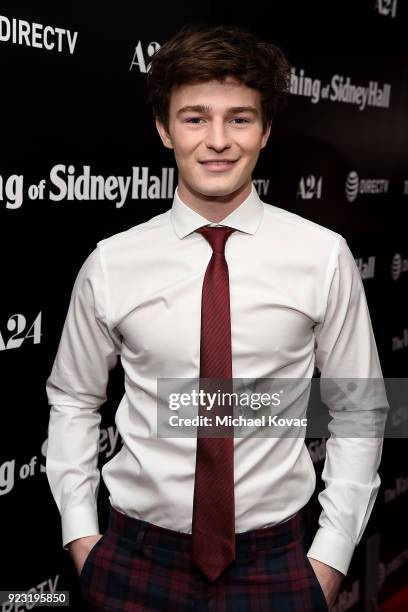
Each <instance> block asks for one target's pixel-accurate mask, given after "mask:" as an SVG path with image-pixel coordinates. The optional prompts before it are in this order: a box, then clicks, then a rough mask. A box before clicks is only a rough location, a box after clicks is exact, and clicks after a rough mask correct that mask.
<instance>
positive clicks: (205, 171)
mask: <svg viewBox="0 0 408 612" xmlns="http://www.w3.org/2000/svg"><path fill="white" fill-rule="evenodd" d="M156 126H157V129H158V131H159V134H160V137H161V139H162V141H163V143H164V145H165V146H166V147H168V148H170V149H174V155H175V158H176V162H177V166H178V172H179V181H178V184H179V188H181V189H182V191H188V192H189V193H191V194H194V196H195V197H199V198H203V199H211V198H214V197H217V196H228V195H230V194H231V195H233V194H234V193H235V192H236V191H237V190H240V189H241V190H242V188H245V186H248V185H249V184H250V183H251V180H252V178H251V175H252V172H253V170H254V167H255V165H256V162H257V159H258V156H259V153H260V150H261V149H262V148H263V147H264V146H265V145H266V142H267V140H268V137H269V133H270V128H271V126H270V125H268V127H267V129H266V131H265V132H263V131H262V116H261V102H260V93H259V92H258V91H256V90H254V89H251V88H249V87H247V86H246V85H243V84H242V83H238V82H237V81H235V80H234V79H232V78H228V79H227V80H226V81H224V82H222V83H220V82H219V81H207V82H205V83H194V84H187V85H182V86H180V87H178V88H176V89H174V90H173V92H172V94H171V99H170V109H169V130H168V132H167V131H166V129H165V127H164V126H163V124H161V123H160V122H159V121H156ZM225 160H227V161H225Z"/></svg>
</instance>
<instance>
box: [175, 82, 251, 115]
mask: <svg viewBox="0 0 408 612" xmlns="http://www.w3.org/2000/svg"><path fill="white" fill-rule="evenodd" d="M259 99H260V94H259V92H258V91H257V90H255V89H252V88H249V87H247V86H246V85H245V84H243V83H240V82H237V81H233V82H219V81H205V82H203V83H202V82H201V83H188V84H185V85H180V86H179V87H177V88H176V89H174V90H173V92H172V95H171V106H172V107H173V110H174V111H175V112H176V113H177V114H180V113H181V112H193V111H196V112H206V113H210V112H213V111H217V110H223V111H230V112H245V111H248V112H253V113H254V114H258V109H259Z"/></svg>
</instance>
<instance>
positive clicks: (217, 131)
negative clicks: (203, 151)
mask: <svg viewBox="0 0 408 612" xmlns="http://www.w3.org/2000/svg"><path fill="white" fill-rule="evenodd" d="M206 145H207V147H210V148H212V149H217V150H219V149H221V150H222V149H225V148H227V147H230V146H231V138H230V135H229V133H228V127H227V126H226V125H225V123H224V122H223V121H213V122H210V123H209V124H208V128H207V135H206Z"/></svg>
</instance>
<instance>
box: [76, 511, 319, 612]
mask: <svg viewBox="0 0 408 612" xmlns="http://www.w3.org/2000/svg"><path fill="white" fill-rule="evenodd" d="M305 534H306V530H305V521H304V518H303V513H302V511H300V512H298V513H297V514H296V515H295V516H294V517H292V518H291V519H289V520H288V521H285V522H284V523H280V524H278V525H274V526H272V527H266V528H264V529H262V528H260V529H254V530H251V531H246V532H244V533H236V534H235V550H236V559H235V561H234V563H233V564H232V565H230V566H229V567H228V568H227V569H226V571H225V572H224V573H223V574H222V575H221V576H220V577H219V578H218V579H217V580H216V581H214V582H213V581H210V580H208V579H207V578H206V576H204V575H203V574H202V573H201V572H200V571H199V570H198V569H197V568H196V567H195V565H194V564H193V563H192V562H191V534H189V533H184V532H178V531H173V530H170V529H166V528H163V527H159V526H157V525H153V524H151V523H148V522H146V521H142V520H139V519H135V518H132V517H129V516H127V515H125V514H122V513H121V512H119V511H117V510H116V509H115V508H113V507H111V509H110V516H109V525H108V528H107V530H106V532H105V533H104V534H103V536H102V538H100V539H99V540H98V541H97V543H96V544H95V545H94V547H93V548H92V549H91V551H90V553H89V554H88V556H87V558H86V560H85V563H84V565H83V568H82V570H81V574H80V577H79V582H80V588H81V593H82V596H83V599H84V601H85V603H86V610H89V611H90V612H101V611H107V612H140V611H142V610H144V611H147V612H149V611H160V612H165V611H168V612H193V611H194V612H320V611H327V610H328V606H327V603H326V599H325V596H324V593H323V591H322V588H321V586H320V584H319V581H318V580H317V577H316V575H315V573H314V570H313V567H312V565H311V563H310V561H309V560H308V558H307V555H306V550H307V547H306V545H305V541H304V537H305Z"/></svg>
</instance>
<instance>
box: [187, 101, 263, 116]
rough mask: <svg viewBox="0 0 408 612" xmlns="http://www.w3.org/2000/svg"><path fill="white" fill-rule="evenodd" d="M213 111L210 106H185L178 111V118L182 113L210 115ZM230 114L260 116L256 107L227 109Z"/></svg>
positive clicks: (232, 107)
mask: <svg viewBox="0 0 408 612" xmlns="http://www.w3.org/2000/svg"><path fill="white" fill-rule="evenodd" d="M210 110H211V107H210V106H205V105H204V104H195V105H190V106H183V107H182V108H180V109H179V110H178V111H177V116H178V115H181V114H182V113H208V112H209V111H210ZM227 112H229V113H253V114H254V115H256V116H258V115H259V113H258V110H257V109H256V108H255V107H254V106H231V107H230V108H228V109H227Z"/></svg>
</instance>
